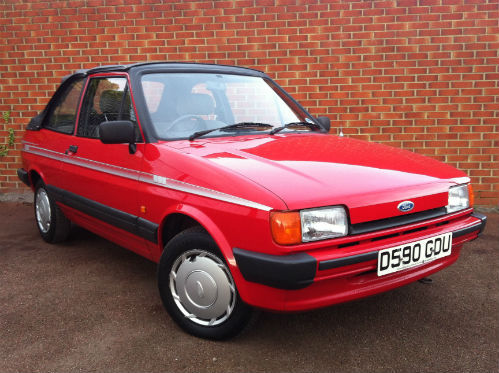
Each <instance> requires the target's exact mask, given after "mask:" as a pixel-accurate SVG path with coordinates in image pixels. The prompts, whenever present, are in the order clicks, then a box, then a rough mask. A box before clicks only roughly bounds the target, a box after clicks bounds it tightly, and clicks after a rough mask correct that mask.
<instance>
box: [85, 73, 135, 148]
mask: <svg viewBox="0 0 499 373" xmlns="http://www.w3.org/2000/svg"><path fill="white" fill-rule="evenodd" d="M114 120H129V121H131V122H132V123H133V124H134V126H135V131H136V141H137V142H141V141H142V139H141V136H140V131H139V128H138V125H137V118H136V116H135V110H134V109H133V105H132V100H131V95H130V90H129V89H128V85H127V79H126V78H125V77H123V78H122V77H118V78H116V77H106V78H92V79H91V80H90V82H89V84H88V88H87V91H86V93H85V98H84V99H83V105H82V109H81V113H80V119H79V121H78V129H77V135H78V136H81V137H88V138H95V139H98V138H99V125H100V124H101V123H102V122H107V121H114Z"/></svg>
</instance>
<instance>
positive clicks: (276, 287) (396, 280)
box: [233, 213, 487, 310]
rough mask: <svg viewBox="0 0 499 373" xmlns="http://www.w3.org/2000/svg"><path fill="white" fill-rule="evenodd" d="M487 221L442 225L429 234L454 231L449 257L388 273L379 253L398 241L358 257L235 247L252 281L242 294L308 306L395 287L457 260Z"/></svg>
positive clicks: (256, 300) (289, 306) (268, 303)
mask: <svg viewBox="0 0 499 373" xmlns="http://www.w3.org/2000/svg"><path fill="white" fill-rule="evenodd" d="M486 221H487V217H486V216H485V215H483V214H479V213H473V214H471V215H468V217H466V218H463V219H460V220H459V221H458V222H455V223H448V224H446V225H438V224H437V225H438V226H435V227H434V228H432V229H429V230H427V231H425V232H426V233H425V234H426V235H428V236H431V235H437V234H440V233H444V232H450V231H452V237H453V246H452V254H451V255H450V256H449V257H446V258H441V259H437V260H435V261H433V262H429V263H426V264H423V265H421V266H418V267H415V268H411V269H407V270H404V271H400V272H397V273H394V274H391V275H387V276H382V277H377V275H376V268H377V258H378V251H379V250H381V249H384V248H386V247H390V246H394V245H397V244H398V243H394V242H395V241H393V239H392V241H390V243H386V244H384V245H377V246H375V245H372V244H371V245H369V246H370V250H365V252H361V253H355V252H353V255H341V256H338V254H337V253H333V255H336V256H337V257H333V258H328V256H331V252H332V250H326V251H325V252H322V253H314V252H311V253H295V254H290V255H284V256H278V255H269V254H263V253H256V252H252V251H248V250H242V249H239V248H234V249H233V253H234V257H235V259H236V263H237V267H238V269H239V271H240V273H241V275H242V277H243V278H244V282H246V284H244V285H247V286H243V289H241V290H242V291H241V290H240V292H241V293H242V294H241V295H242V297H243V299H245V298H246V299H245V300H246V301H247V302H248V303H250V304H253V305H255V306H258V307H263V308H269V309H274V310H303V309H312V308H317V307H321V306H327V305H329V304H334V303H339V302H342V301H346V300H351V299H356V298H360V297H363V296H367V295H372V294H376V293H379V292H382V291H386V290H390V289H392V288H396V287H398V286H402V285H405V284H407V283H410V282H412V281H416V280H417V279H419V278H422V277H425V276H427V275H429V274H431V273H434V272H436V271H438V270H440V269H443V268H445V267H446V266H448V265H450V264H452V263H453V262H455V261H456V260H457V258H458V256H459V252H460V249H461V246H462V244H463V243H464V242H467V241H471V240H473V239H475V238H477V237H478V235H479V234H480V233H482V232H483V230H484V228H485V225H486ZM418 236H419V237H418ZM420 238H422V237H421V233H419V234H418V233H415V234H412V235H408V236H407V238H406V241H407V242H410V241H415V240H418V239H420ZM399 240H400V238H399ZM380 242H381V241H380ZM374 247H376V249H374ZM238 287H240V286H238ZM259 294H263V295H261V296H260V295H259ZM269 297H271V299H272V300H269V299H270V298H269Z"/></svg>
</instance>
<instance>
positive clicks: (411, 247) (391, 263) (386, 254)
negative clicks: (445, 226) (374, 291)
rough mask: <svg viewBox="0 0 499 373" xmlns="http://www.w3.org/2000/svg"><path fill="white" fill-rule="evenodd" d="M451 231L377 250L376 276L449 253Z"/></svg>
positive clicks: (413, 265)
mask: <svg viewBox="0 0 499 373" xmlns="http://www.w3.org/2000/svg"><path fill="white" fill-rule="evenodd" d="M451 250H452V232H450V233H445V234H441V235H439V236H434V237H430V238H427V239H424V240H421V241H415V242H410V243H407V244H404V245H400V246H396V247H390V248H388V249H384V250H380V251H379V252H378V276H384V275H388V274H390V273H393V272H398V271H402V270H404V269H407V268H410V267H415V266H417V265H420V264H424V263H428V262H431V261H432V260H435V259H439V258H443V257H445V256H448V255H450V253H451Z"/></svg>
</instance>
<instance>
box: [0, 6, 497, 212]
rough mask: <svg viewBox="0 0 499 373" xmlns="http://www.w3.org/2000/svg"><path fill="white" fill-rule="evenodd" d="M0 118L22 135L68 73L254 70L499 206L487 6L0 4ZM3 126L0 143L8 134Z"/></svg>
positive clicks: (493, 50)
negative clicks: (456, 174) (158, 64)
mask: <svg viewBox="0 0 499 373" xmlns="http://www.w3.org/2000/svg"><path fill="white" fill-rule="evenodd" d="M0 11H1V14H2V17H1V19H0V48H1V53H0V56H1V61H2V62H1V65H0V74H1V75H0V84H1V86H0V113H1V112H4V111H7V110H12V122H11V124H9V126H7V127H8V128H14V129H15V131H16V135H17V146H16V149H15V150H14V151H11V152H10V153H9V155H8V156H6V157H3V158H1V159H0V193H1V192H6V191H12V190H18V189H16V188H22V185H21V184H20V182H19V181H18V180H17V177H16V176H15V170H16V168H17V167H18V165H19V163H20V153H19V140H20V137H21V135H22V132H23V128H24V127H25V125H26V124H27V122H28V120H29V118H31V117H32V116H33V115H35V113H36V112H37V111H39V110H41V109H42V108H43V107H44V105H45V103H46V102H47V101H48V99H49V98H50V96H51V94H52V93H53V91H54V90H55V88H56V86H57V85H58V83H59V81H60V78H61V77H62V76H63V75H65V74H67V73H68V72H70V71H73V70H76V69H79V68H88V67H93V66H97V65H101V64H122V63H125V64H126V63H132V62H138V61H144V60H150V61H153V60H168V61H198V62H214V63H222V64H235V65H242V66H249V67H255V68H258V69H262V70H264V71H266V72H267V73H269V74H270V75H271V76H272V77H273V78H275V79H276V80H277V81H278V82H279V83H280V84H281V85H282V86H284V87H285V88H286V89H287V90H288V92H290V93H292V94H293V95H294V97H296V98H297V99H298V100H299V101H300V102H301V103H302V104H303V105H304V106H305V107H307V108H308V109H310V111H311V112H312V113H313V114H327V115H328V116H329V117H330V118H331V120H332V128H333V130H332V132H336V129H337V128H338V127H339V126H340V125H343V130H344V133H345V134H347V135H348V136H352V137H359V138H364V139H368V140H371V141H377V142H383V143H387V144H390V145H393V146H397V147H402V148H405V149H409V150H412V151H415V152H418V153H421V154H425V155H428V156H430V157H433V158H437V159H439V160H441V161H444V162H447V163H449V164H452V165H455V166H457V167H459V168H461V169H463V170H465V171H466V172H467V173H468V174H469V175H470V176H471V178H472V180H473V183H474V189H475V192H476V202H477V204H480V205H497V204H498V201H499V188H498V185H499V117H498V113H499V98H498V97H499V83H498V81H499V71H498V70H499V69H498V66H499V56H498V50H499V5H498V2H497V0H494V1H492V0H491V1H487V0H398V1H394V0H393V1H367V0H362V1H347V0H339V1H332V0H331V1H322V0H321V1H319V0H310V1H308V0H296V1H294V0H235V1H213V2H212V1H181V2H176V3H173V2H170V1H153V0H144V1H142V0H107V1H104V0H87V1H83V0H74V1H50V2H44V1H29V0H24V1H23V2H22V3H21V2H19V1H17V0H4V1H2V2H1V3H0ZM6 129H7V128H6V127H5V126H4V125H3V122H2V123H1V124H0V143H2V142H5V139H6V136H7V131H6Z"/></svg>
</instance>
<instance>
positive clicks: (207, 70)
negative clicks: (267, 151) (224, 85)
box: [131, 65, 325, 142]
mask: <svg viewBox="0 0 499 373" xmlns="http://www.w3.org/2000/svg"><path fill="white" fill-rule="evenodd" d="M228 69H230V70H232V71H227V70H228ZM171 73H173V74H174V73H192V74H223V75H240V76H252V77H259V78H262V79H263V80H264V81H265V82H266V83H267V84H268V85H269V87H270V88H271V89H272V90H273V91H274V92H275V93H276V94H277V95H278V96H279V97H280V98H281V99H282V100H283V101H284V103H285V104H286V105H288V106H289V107H290V109H291V110H292V111H293V112H295V113H300V114H301V115H302V116H303V118H304V119H306V120H310V121H312V122H314V123H316V124H318V125H319V126H320V128H322V126H321V125H320V123H319V122H318V121H317V120H316V119H315V118H314V117H313V116H312V115H310V113H308V111H307V110H306V109H305V108H304V107H303V106H302V105H300V104H299V103H298V102H297V101H296V100H295V99H294V98H293V97H292V96H291V95H289V94H288V93H287V92H286V91H285V90H284V89H283V88H282V87H280V86H279V85H278V84H277V83H276V82H275V81H273V80H272V79H271V78H270V77H269V76H268V75H266V74H265V73H263V72H260V71H256V70H250V69H244V68H237V67H232V66H223V65H208V66H206V65H200V66H199V69H192V68H189V69H186V68H178V67H176V68H158V67H154V68H151V67H149V68H143V69H139V70H138V71H133V70H132V71H131V75H132V79H131V81H132V88H133V94H134V98H133V100H134V102H135V106H136V111H137V114H138V116H139V119H140V123H141V125H142V128H143V131H144V132H145V133H144V137H145V139H146V142H158V141H179V140H187V141H188V136H182V137H178V138H173V137H169V138H165V137H162V136H159V135H158V134H157V132H156V128H155V125H154V123H153V121H152V119H151V117H150V114H149V110H148V108H147V104H146V99H145V96H144V91H143V88H142V77H143V76H144V75H148V74H171ZM270 130H271V129H269V130H266V131H251V130H249V129H248V130H240V131H233V132H219V131H214V132H213V133H210V134H209V135H206V136H203V139H206V138H213V137H234V136H244V135H249V134H251V135H268V134H269V132H270ZM324 131H325V130H320V133H323V132H324Z"/></svg>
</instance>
